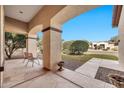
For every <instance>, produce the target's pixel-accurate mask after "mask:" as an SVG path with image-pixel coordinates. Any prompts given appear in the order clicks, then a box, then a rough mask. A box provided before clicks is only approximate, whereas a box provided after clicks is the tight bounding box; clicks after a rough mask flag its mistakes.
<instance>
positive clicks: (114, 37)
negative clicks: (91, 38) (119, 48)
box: [109, 36, 119, 45]
mask: <svg viewBox="0 0 124 93" xmlns="http://www.w3.org/2000/svg"><path fill="white" fill-rule="evenodd" d="M109 42H110V43H114V44H115V45H118V43H119V36H113V37H112V38H111V39H110V40H109Z"/></svg>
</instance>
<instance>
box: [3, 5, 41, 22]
mask: <svg viewBox="0 0 124 93" xmlns="http://www.w3.org/2000/svg"><path fill="white" fill-rule="evenodd" d="M42 7H43V5H6V6H5V16H7V17H10V18H14V19H17V20H20V21H23V22H29V21H30V20H31V19H32V18H33V17H34V16H35V15H36V14H37V13H38V11H39V10H40V9H41V8H42Z"/></svg>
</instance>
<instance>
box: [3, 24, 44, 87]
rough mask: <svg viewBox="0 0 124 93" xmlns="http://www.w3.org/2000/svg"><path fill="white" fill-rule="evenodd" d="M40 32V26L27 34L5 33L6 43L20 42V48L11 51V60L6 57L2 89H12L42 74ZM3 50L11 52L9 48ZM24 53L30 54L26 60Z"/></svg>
mask: <svg viewBox="0 0 124 93" xmlns="http://www.w3.org/2000/svg"><path fill="white" fill-rule="evenodd" d="M41 30H42V26H41V25H40V26H36V27H35V28H33V29H31V30H30V32H29V33H28V34H18V33H10V32H5V33H6V34H5V41H6V43H9V42H11V41H10V40H12V41H15V42H13V43H16V42H21V44H20V43H19V45H20V47H19V48H18V49H17V50H15V51H13V54H12V55H11V59H8V57H7V56H6V61H5V66H4V67H5V71H4V82H3V87H14V86H16V85H18V84H20V83H22V82H25V81H27V80H30V79H33V78H35V77H37V76H39V75H42V74H43V73H44V71H43V60H42V54H41V53H42V52H41V51H40V49H41V46H42V45H40V44H42V35H41V34H42V33H41ZM10 36H11V37H10ZM12 38H13V39H12ZM16 39H17V40H16ZM18 39H19V40H18ZM7 40H9V41H7ZM11 43H12V42H11ZM11 45H12V44H11ZM21 45H22V47H21ZM13 46H14V44H13ZM5 49H7V50H11V47H10V49H8V48H5ZM42 51H43V50H42ZM25 53H30V54H32V57H31V58H30V59H29V58H26V56H25Z"/></svg>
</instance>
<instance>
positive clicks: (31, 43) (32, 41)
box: [27, 35, 37, 57]
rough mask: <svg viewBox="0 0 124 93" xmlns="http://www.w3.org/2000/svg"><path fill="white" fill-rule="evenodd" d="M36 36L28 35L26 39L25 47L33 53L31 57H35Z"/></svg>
mask: <svg viewBox="0 0 124 93" xmlns="http://www.w3.org/2000/svg"><path fill="white" fill-rule="evenodd" d="M36 38H37V36H36V35H28V39H27V43H28V44H27V49H28V52H29V53H32V54H33V57H37V39H36Z"/></svg>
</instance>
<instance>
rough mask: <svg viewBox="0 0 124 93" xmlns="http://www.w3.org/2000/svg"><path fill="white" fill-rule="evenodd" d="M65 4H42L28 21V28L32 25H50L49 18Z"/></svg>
mask: <svg viewBox="0 0 124 93" xmlns="http://www.w3.org/2000/svg"><path fill="white" fill-rule="evenodd" d="M64 7H65V5H46V6H44V7H43V8H42V9H41V10H40V11H39V13H38V14H37V15H35V17H34V18H33V19H32V20H31V21H30V22H29V29H32V28H33V27H34V26H37V25H40V24H43V25H44V28H45V27H46V26H48V25H50V24H49V23H50V19H51V18H52V17H53V16H54V15H55V14H56V13H58V12H59V11H60V10H61V9H63V8H64Z"/></svg>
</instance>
